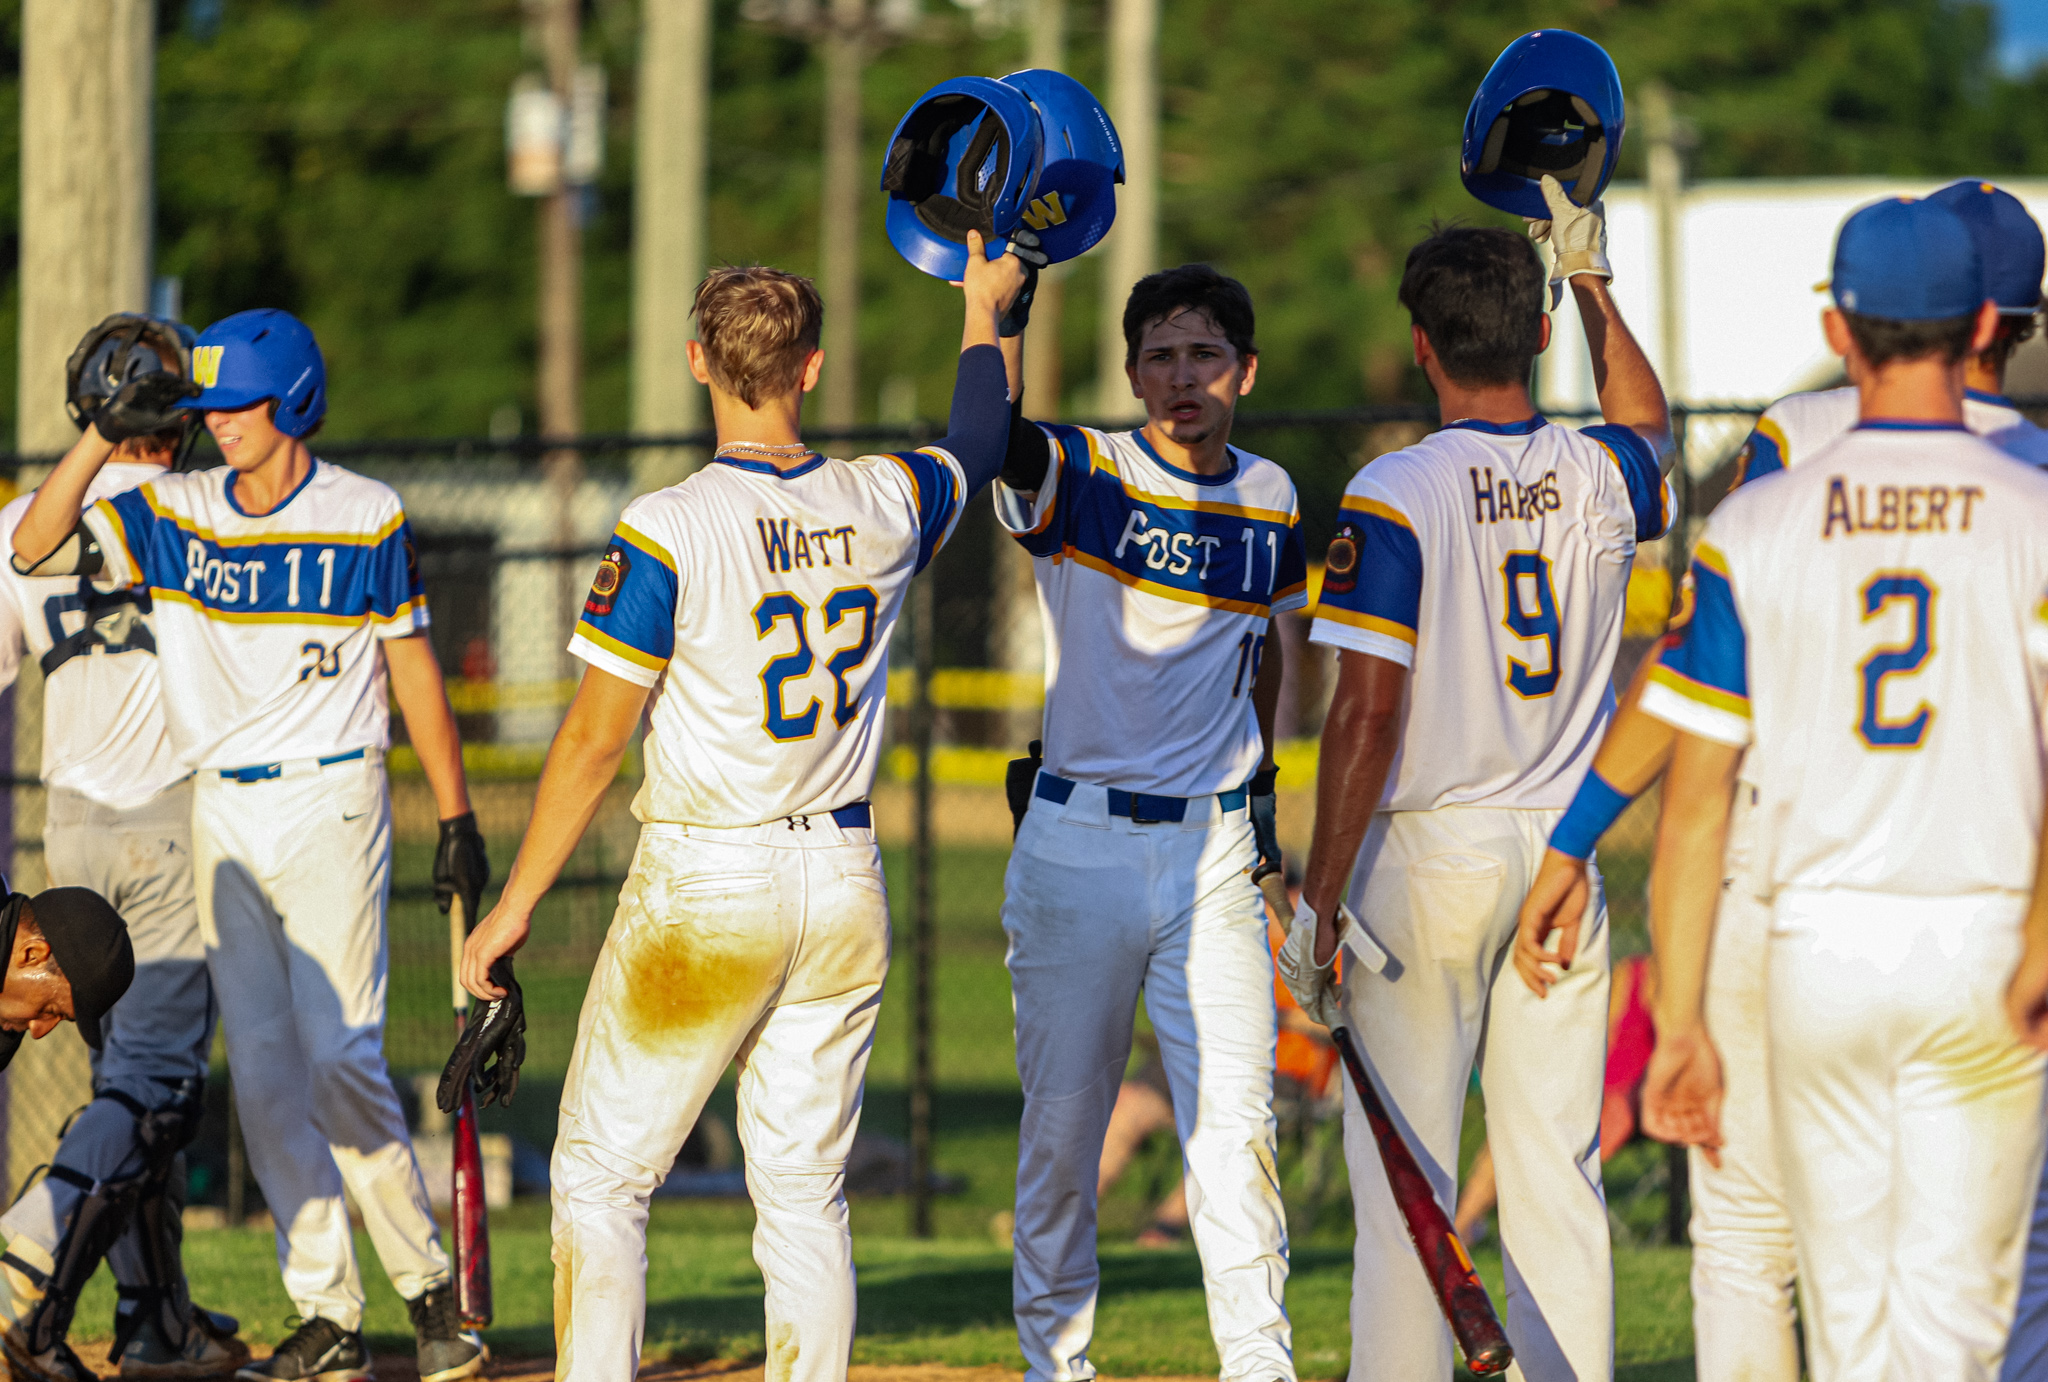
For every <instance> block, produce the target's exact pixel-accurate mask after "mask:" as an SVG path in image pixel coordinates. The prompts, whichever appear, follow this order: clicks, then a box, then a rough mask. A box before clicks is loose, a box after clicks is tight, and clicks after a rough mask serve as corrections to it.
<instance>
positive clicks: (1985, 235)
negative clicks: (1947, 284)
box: [1927, 178, 2048, 317]
mask: <svg viewBox="0 0 2048 1382" xmlns="http://www.w3.org/2000/svg"><path fill="white" fill-rule="evenodd" d="M1927 200H1929V201H1931V202H1934V203H1935V204H1936V205H1939V206H1945V207H1947V208H1948V209H1949V210H1950V211H1953V212H1955V213H1956V215H1958V216H1960V217H1962V219H1963V224H1964V225H1966V226H1968V227H1969V228H1970V238H1971V239H1973V240H1975V241H1976V242H1977V252H1978V254H1980V255H1982V256H1983V259H1984V289H1985V292H1986V293H1987V294H1988V295H1989V296H1990V298H1991V300H1992V301H1993V302H1995V303H1997V304H1998V311H1999V314H2000V315H2001V316H2008V317H2031V316H2033V315H2034V313H2036V312H2038V311H2040V310H2041V276H2042V269H2043V261H2044V260H2048V246H2044V245H2043V244H2042V240H2041V227H2040V225H2039V223H2037V222H2036V221H2035V220H2034V218H2033V215H2032V214H2031V213H2030V212H2028V210H2027V208H2026V206H2025V204H2023V203H2022V202H2021V201H2020V199H2019V198H2018V197H2015V196H2014V195H2013V194H2012V193H2010V192H2008V191H2006V190H2005V189H2004V188H2001V187H1994V186H1992V185H1991V184H1990V183H1988V182H1980V181H1978V180H1977V179H1975V178H1964V179H1963V180H1962V181H1960V182H1952V183H1950V184H1949V185H1948V186H1946V187H1944V188H1942V189H1941V190H1940V191H1939V192H1936V193H1934V194H1933V195H1931V196H1930V197H1928V198H1927Z"/></svg>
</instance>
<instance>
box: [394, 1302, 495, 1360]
mask: <svg viewBox="0 0 2048 1382" xmlns="http://www.w3.org/2000/svg"><path fill="white" fill-rule="evenodd" d="M405 1309H406V1313H407V1314H409V1315H411V1316H412V1330H413V1337H414V1339H415V1342H416V1343H417V1346H418V1349H419V1373H420V1382H456V1380H457V1379H458V1378H464V1377H475V1376H477V1375H479V1374H480V1373H482V1372H483V1370H484V1364H485V1363H487V1362H489V1361H490V1357H491V1351H490V1350H489V1349H487V1348H485V1347H484V1341H483V1339H482V1338H481V1337H479V1336H478V1335H477V1334H476V1333H475V1332H473V1331H471V1330H466V1329H464V1328H463V1327H462V1313H461V1311H460V1310H459V1309H458V1308H457V1306H456V1304H455V1291H454V1289H453V1288H452V1287H449V1286H446V1285H442V1286H436V1287H433V1288H432V1289H430V1290H427V1291H423V1292H421V1293H420V1294H419V1295H418V1296H415V1297H414V1298H413V1299H411V1300H409V1301H407V1302H406V1303H405Z"/></svg>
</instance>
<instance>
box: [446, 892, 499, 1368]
mask: <svg viewBox="0 0 2048 1382" xmlns="http://www.w3.org/2000/svg"><path fill="white" fill-rule="evenodd" d="M468 939H469V907H468V905H467V904H466V903H465V902H464V901H463V898H462V895H461V894H460V893H457V894H456V895H455V899H454V901H452V902H451V903H450V904H449V906H448V958H449V962H450V965H451V970H450V972H451V973H452V974H453V975H454V976H455V982H454V999H455V1038H456V1040H458V1041H460V1040H461V1039H462V1029H463V1028H464V1027H465V1026H467V1025H468V1024H469V990H468V989H466V988H464V987H463V986H462V943H463V942H464V941H466V940H468ZM454 1162H455V1195H454V1223H455V1306H456V1309H458V1310H459V1311H461V1313H462V1322H463V1324H464V1325H466V1326H468V1327H469V1328H472V1329H482V1328H483V1327H484V1326H486V1325H488V1324H489V1323H490V1322H491V1211H490V1207H489V1206H488V1205H487V1204H486V1203H485V1202H484V1154H483V1147H482V1145H481V1144H480V1143H479V1142H478V1141H477V1133H476V1095H475V1093H474V1092H473V1091H472V1090H471V1089H470V1087H469V1085H468V1084H467V1083H465V1084H464V1085H463V1087H462V1106H461V1107H460V1108H458V1109H456V1111H455V1156H454Z"/></svg>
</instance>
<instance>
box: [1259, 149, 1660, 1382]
mask: <svg viewBox="0 0 2048 1382" xmlns="http://www.w3.org/2000/svg"><path fill="white" fill-rule="evenodd" d="M1543 187H1544V192H1545V197H1546V200H1547V202H1548V204H1549V206H1550V207H1551V209H1552V213H1553V219H1552V220H1551V221H1549V222H1546V223H1538V225H1537V227H1536V228H1537V229H1538V230H1540V231H1541V232H1542V233H1543V234H1544V235H1545V236H1546V237H1547V238H1548V239H1549V240H1550V241H1551V243H1552V245H1553V247H1554V249H1555V251H1556V262H1555V265H1554V268H1553V271H1552V282H1553V283H1563V282H1565V281H1569V283H1570V285H1571V288H1572V292H1573V296H1574V297H1575V299H1576V300H1577V303H1578V308H1579V313H1580V316H1581V317H1582V318H1583V320H1584V321H1585V324H1586V334H1587V339H1588V341H1589V343H1590V344H1591V346H1592V349H1593V354H1594V359H1595V361H1596V365H1595V372H1594V377H1595V378H1596V379H1598V380H1600V381H1601V387H1600V406H1601V411H1602V414H1603V416H1604V417H1605V418H1606V422H1605V424H1604V425H1601V426H1595V427H1588V428H1586V429H1584V430H1583V431H1571V430H1568V429H1566V428H1562V427H1557V426H1553V425H1551V424H1549V423H1548V422H1546V421H1545V420H1544V418H1543V417H1542V415H1541V414H1539V413H1537V412H1536V410H1535V408H1534V406H1533V404H1532V403H1531V402H1530V400H1529V395H1528V390H1527V387H1526V382H1527V380H1528V378H1529V370H1530V367H1531V365H1532V364H1533V362H1534V358H1535V356H1536V354H1537V352H1538V351H1539V350H1541V349H1542V348H1543V346H1544V345H1545V344H1546V343H1547V341H1548V332H1549V320H1548V318H1547V317H1546V316H1545V315H1544V311H1543V294H1544V287H1545V285H1544V273H1543V267H1542V264H1541V261H1540V259H1539V257H1538V256H1537V254H1536V252H1535V251H1534V250H1533V249H1532V248H1531V246H1530V244H1529V242H1528V241H1527V240H1525V239H1523V238H1522V237H1520V236H1516V235H1513V234H1510V233H1508V232H1506V231H1501V230H1492V229H1462V228H1453V229H1449V230H1444V231H1442V232H1440V233H1438V234H1436V235H1433V236H1431V237H1430V238H1429V239H1427V240H1425V241H1423V242H1422V243H1421V244H1419V245H1417V246H1416V247H1415V248H1414V249H1413V250H1411V251H1410V252H1409V256H1408V264H1407V269H1406V271H1405V272H1404V274H1403V277H1402V287H1401V300H1402V302H1403V303H1404V304H1405V305H1406V306H1407V308H1408V310H1409V313H1410V316H1411V317H1412V319H1413V321H1414V340H1415V351H1416V360H1417V363H1418V364H1420V365H1421V367H1422V368H1423V370H1424V371H1425V373H1426V374H1427V375H1428V378H1429V381H1430V383H1431V385H1432V386H1433V387H1434V388H1435V389H1436V392H1437V397H1438V401H1439V403H1440V406H1441V409H1442V414H1443V419H1444V428H1443V430H1442V431H1439V432H1437V433H1435V434H1433V435H1432V436H1430V437H1428V438H1426V439H1424V440H1423V441H1422V442H1420V443H1418V444H1417V445H1415V446H1412V447H1409V448H1407V449H1406V450H1403V451H1397V452H1394V453H1393V454H1391V455H1388V456H1383V457H1381V458H1380V459H1379V460H1376V461H1374V462H1372V463H1371V464H1370V465H1368V466H1367V467H1366V468H1365V469H1363V470H1361V471H1360V472H1359V473H1358V475H1357V476H1356V477H1354V479H1353V480H1352V482H1351V484H1350V486H1349V487H1348V488H1347V490H1346V493H1345V498H1344V505H1343V508H1342V510H1341V511H1340V513H1339V519H1338V527H1337V535H1336V537H1335V538H1334V539H1333V540H1332V542H1331V547H1330V554H1329V557H1328V560H1327V564H1326V566H1325V573H1326V574H1325V577H1324V584H1323V593H1322V597H1321V601H1320V603H1319V605H1318V607H1317V611H1316V620H1315V623H1314V625H1313V626H1312V629H1311V633H1310V637H1311V638H1312V639H1313V640H1315V641H1317V642H1321V643H1325V644H1328V645H1330V646H1332V647H1334V648H1336V649H1337V650H1338V682H1337V690H1336V696H1335V699H1334V701H1333V702H1332V704H1331V708H1330V712H1329V717H1328V719H1327V720H1326V721H1325V723H1324V730H1323V742H1322V760H1321V769H1320V776H1319V778H1318V784H1317V811H1316V828H1315V837H1314V843H1313V845H1312V848H1311V851H1310V854H1309V863H1308V874H1307V884H1306V887H1305V890H1304V892H1303V896H1302V906H1301V908H1300V910H1299V911H1298V912H1297V914H1296V918H1295V923H1294V926H1293V928H1292V930H1291V932H1290V934H1289V937H1288V943H1287V946H1286V948H1285V951H1284V953H1283V956H1282V962H1281V963H1282V969H1283V972H1285V973H1287V974H1288V975H1289V977H1290V980H1291V982H1292V984H1293V986H1294V988H1295V992H1296V995H1297V996H1298V997H1299V998H1300V999H1301V1003H1302V1006H1303V1008H1304V1009H1307V1010H1308V1011H1309V1012H1310V1013H1311V1015H1314V1016H1318V1017H1319V1020H1322V1021H1324V1022H1327V1023H1329V1024H1330V1025H1333V1026H1335V1025H1343V1026H1347V1027H1349V1028H1350V1029H1351V1031H1352V1033H1353V1034H1354V1035H1355V1036H1356V1037H1357V1038H1358V1040H1359V1043H1360V1046H1361V1048H1362V1054H1363V1056H1364V1058H1365V1060H1366V1062H1367V1064H1368V1065H1369V1066H1370V1067H1371V1069H1372V1071H1373V1074H1374V1077H1375V1080H1376V1083H1377V1085H1378V1086H1379V1088H1380V1089H1381V1091H1382V1093H1383V1097H1384V1098H1385V1100H1386V1102H1387V1104H1388V1106H1389V1108H1390V1109H1392V1110H1393V1111H1394V1116H1395V1120H1396V1122H1397V1123H1399V1124H1401V1125H1403V1130H1404V1131H1405V1132H1406V1134H1407V1136H1408V1137H1409V1139H1410V1142H1411V1144H1412V1145H1413V1147H1414V1150H1415V1152H1416V1155H1417V1157H1418V1158H1419V1159H1420V1160H1421V1161H1422V1163H1423V1165H1424V1166H1425V1167H1427V1168H1430V1173H1431V1174H1432V1175H1433V1176H1434V1178H1435V1179H1436V1181H1437V1182H1438V1195H1439V1198H1440V1199H1441V1200H1442V1201H1443V1203H1444V1205H1445V1208H1446V1211H1447V1212H1448V1209H1449V1206H1450V1204H1451V1202H1452V1198H1453V1195H1454V1194H1455V1189H1456V1187H1455V1184H1454V1181H1455V1175H1456V1170H1455V1168H1456V1166H1457V1155H1458V1134H1459V1124H1460V1121H1461V1119H1462V1116H1463V1112H1464V1106H1465V1091H1466V1087H1467V1082H1468V1080H1469V1078H1470V1074H1471V1070H1472V1067H1473V1062H1474V1060H1475V1059H1477V1061H1478V1062H1479V1070H1480V1077H1481V1082H1482V1087H1483V1088H1484V1091H1485V1095H1486V1112H1487V1125H1488V1132H1489V1133H1490V1134H1491V1136H1492V1146H1493V1152H1494V1162H1495V1168H1496V1174H1497V1177H1498V1181H1499V1187H1500V1219H1499V1223H1500V1235H1501V1242H1502V1245H1503V1247H1504V1249H1505V1250H1506V1253H1507V1257H1508V1263H1509V1265H1508V1269H1507V1270H1508V1311H1507V1331H1508V1335H1509V1338H1510V1339H1511V1341H1512V1342H1513V1344H1514V1349H1515V1355H1516V1359H1517V1361H1518V1363H1519V1365H1520V1368H1521V1370H1522V1373H1523V1375H1524V1376H1526V1377H1528V1378H1530V1379H1532V1380H1533V1382H1547V1380H1548V1379H1553V1378H1575V1379H1580V1382H1586V1380H1587V1379H1595V1378H1604V1377H1608V1376H1611V1375H1612V1371H1613V1328H1614V1297H1613V1285H1612V1282H1613V1275H1612V1266H1611V1259H1610V1249H1609V1243H1608V1233H1607V1214H1606V1206H1605V1203H1604V1199H1603V1195H1602V1192H1601V1185H1600V1172H1599V1138H1598V1130H1599V1126H1600V1110H1601V1101H1602V1094H1603V1087H1604V1081H1603V1073H1604V1065H1605V1057H1606V1035H1607V1020H1606V1019H1607V1010H1608V986H1609V976H1608V964H1607V924H1606V906H1605V903H1604V901H1603V900H1602V898H1601V896H1600V893H1599V889H1598V886H1597V881H1596V883H1595V886H1594V888H1593V890H1592V892H1591V894H1590V895H1589V896H1588V897H1586V898H1585V899H1584V900H1583V911H1582V913H1581V915H1580V925H1581V928H1582V931H1583V935H1582V938H1581V942H1580V955H1581V960H1580V962H1579V963H1577V964H1574V965H1573V967H1572V969H1571V971H1570V972H1569V973H1568V974H1566V975H1565V976H1564V977H1563V978H1562V979H1561V980H1560V981H1559V983H1558V984H1557V985H1556V986H1555V988H1554V989H1553V992H1552V995H1551V998H1550V1001H1549V1002H1548V1003H1539V1002H1538V1001H1537V1000H1536V999H1535V998H1534V997H1533V996H1532V995H1531V994H1530V993H1529V992H1528V991H1527V990H1526V989H1524V988H1523V987H1522V986H1521V985H1518V984H1502V983H1496V982H1495V981H1494V980H1495V975H1496V974H1497V972H1498V970H1499V966H1500V962H1501V961H1502V960H1503V959H1504V958H1505V952H1506V951H1507V950H1508V948H1509V946H1510V944H1511V942H1512V941H1513V939H1514V924H1515V913H1516V906H1517V904H1518V903H1519V902H1520V900H1521V898H1522V894H1523V892H1524V891H1525V889H1526V887H1527V883H1528V880H1529V879H1530V877H1531V876H1532V875H1533V874H1534V872H1535V869H1536V864H1537V860H1538V859H1539V857H1540V856H1541V854H1542V852H1543V846H1544V841H1545V839H1546V838H1547V836H1548V835H1549V833H1550V827H1551V826H1552V825H1553V824H1555V823H1556V821H1557V819H1558V817H1559V815H1560V814H1561V813H1562V812H1563V809H1564V807H1565V806H1566V805H1567V803H1568V802H1569V801H1570V800H1571V795H1572V793H1573V791H1574V790H1576V788H1577V787H1578V785H1579V779H1580V778H1581V777H1582V776H1583V775H1584V774H1585V771H1586V765H1587V764H1588V762H1589V761H1590V760H1591V758H1592V754H1593V749H1594V747H1595V745H1596V744H1597V743H1598V742H1599V735H1600V731H1601V729H1602V728H1603V727H1604V726H1605V724H1606V722H1607V720H1608V717H1609V716H1610V715H1611V714H1612V713H1613V708H1614V693H1613V690H1612V688H1611V686H1610V684H1609V680H1608V678H1609V673H1610V670H1611V667H1612V664H1613V661H1614V656H1615V651H1616V649H1617V648H1618V647H1619V646H1620V641H1621V624H1622V607H1623V602H1624V596H1625V592H1626V588H1627V584H1628V574H1629V568H1630V564H1631V562H1632V561H1633V559H1634V556H1635V550H1636V545H1637V544H1638V543H1640V542H1644V541H1647V540H1649V539H1652V538H1655V537H1658V536H1660V535H1662V533H1663V532H1664V529H1665V526H1666V524H1667V523H1668V521H1669V514H1670V495H1669V492H1668V490H1667V488H1666V487H1665V485H1664V484H1663V482H1662V480H1661V477H1660V475H1659V455H1660V452H1662V451H1664V450H1665V449H1666V448H1667V446H1668V443H1669V436H1670V431H1669V421H1668V415H1667V413H1666V409H1665V402H1664V393H1663V390H1662V389H1661V388H1660V387H1659V385H1658V383H1657V378H1656V376H1655V374H1654V373H1653V372H1652V371H1651V369H1650V365H1649V362H1648V361H1647V360H1646V359H1645V358H1644V356H1643V353H1642V351H1641V350H1640V348H1639V347H1638V346H1637V345H1636V342H1635V340H1634V339H1633V337H1631V336H1630V335H1629V332H1628V329H1627V327H1626V326H1625V325H1624V323H1623V322H1622V320H1621V316H1620V314H1619V312H1618V311H1617V310H1616V308H1615V306H1614V303H1613V299H1612V298H1611V297H1610V296H1609V294H1608V289H1607V282H1608V280H1609V279H1610V278H1611V276H1612V270H1611V269H1610V268H1609V266H1608V262H1607V257H1606V253H1605V249H1606V230H1605V226H1604V224H1603V222H1602V219H1601V216H1602V213H1601V209H1600V203H1599V202H1597V201H1595V202H1594V203H1593V204H1592V205H1591V206H1590V207H1579V206H1577V205H1575V204H1573V203H1571V202H1570V201H1568V200H1567V199H1566V198H1565V196H1564V195H1563V193H1562V191H1561V190H1560V189H1559V186H1558V183H1557V181H1556V179H1555V178H1550V177H1545V178H1544V179H1543ZM1354 916H1355V917H1356V918H1357V920H1356V921H1353V920H1352V918H1353V917H1354ZM1340 938H1349V939H1343V940H1342V943H1343V944H1345V945H1346V946H1347V947H1348V948H1349V949H1350V950H1351V952H1352V956H1353V959H1352V960H1351V961H1348V962H1347V965H1348V966H1349V967H1348V968H1347V971H1346V974H1345V985H1344V992H1343V996H1342V998H1341V999H1340V998H1339V997H1338V995H1337V993H1336V992H1335V990H1334V986H1333V979H1332V975H1331V970H1330V966H1331V965H1332V964H1333V963H1334V962H1335V959H1336V953H1337V950H1338V948H1339V945H1340ZM1346 1098H1347V1100H1348V1101H1349V1102H1348V1106H1347V1109H1346V1116H1345V1151H1346V1155H1347V1157H1348V1158H1349V1161H1350V1165H1351V1183H1352V1188H1353V1197H1354V1203H1355V1212H1356V1215H1357V1221H1358V1238H1357V1247H1356V1258H1357V1260H1356V1267H1355V1269H1354V1276H1353V1282H1354V1286H1353V1291H1352V1306H1351V1334H1352V1339H1353V1345H1352V1361H1351V1369H1352V1370H1351V1376H1352V1379H1353V1382H1366V1379H1372V1378H1388V1379H1400V1382H1413V1379H1420V1378H1431V1377H1437V1378H1446V1377H1448V1376H1449V1375H1450V1371H1451V1336H1450V1332H1449V1330H1448V1329H1447V1328H1446V1326H1445V1325H1444V1322H1443V1320H1442V1318H1441V1316H1440V1315H1439V1313H1438V1311H1437V1309H1436V1305H1435V1302H1434V1300H1433V1299H1432V1296H1431V1290H1430V1286H1429V1283H1428V1278H1427V1277H1426V1276H1425V1274H1424V1273H1423V1271H1422V1269H1421V1266H1420V1264H1419V1262H1418V1260H1417V1258H1416V1256H1415V1253H1414V1250H1413V1249H1412V1247H1411V1246H1410V1245H1409V1242H1408V1239H1407V1233H1406V1229H1405V1228H1404V1226H1403V1221H1402V1218H1401V1215H1400V1213H1399V1210H1398V1209H1397V1207H1396V1205H1395V1203H1394V1200H1393V1197H1392V1194H1391V1193H1390V1192H1389V1190H1388V1187H1387V1181H1386V1176H1385V1174H1384V1172H1383V1171H1382V1169H1381V1166H1380V1160H1379V1154H1378V1148H1377V1145H1376V1143H1375V1142H1374V1140H1373V1138H1372V1136H1371V1134H1370V1132H1369V1130H1368V1129H1367V1127H1366V1125H1365V1119H1364V1116H1363V1109H1362V1107H1361V1106H1360V1105H1359V1104H1358V1103H1357V1102H1356V1096H1355V1094H1349V1093H1347V1095H1346Z"/></svg>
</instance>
